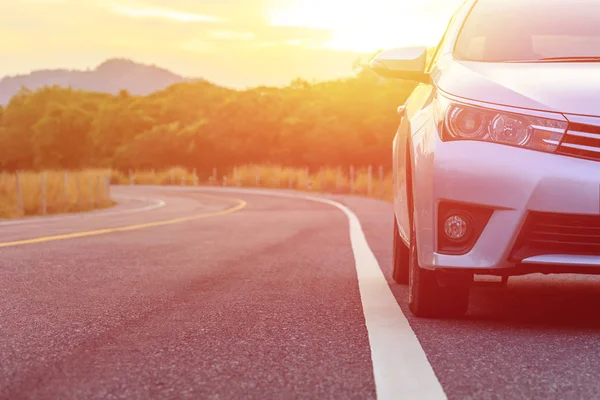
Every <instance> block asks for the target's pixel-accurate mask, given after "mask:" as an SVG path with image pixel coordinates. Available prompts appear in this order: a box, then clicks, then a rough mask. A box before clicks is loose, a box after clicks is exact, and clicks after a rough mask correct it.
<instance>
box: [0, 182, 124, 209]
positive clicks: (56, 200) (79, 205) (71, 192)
mask: <svg viewBox="0 0 600 400" xmlns="http://www.w3.org/2000/svg"><path fill="white" fill-rule="evenodd" d="M107 176H108V172H107V171H102V170H85V171H78V172H68V173H67V174H66V179H65V172H62V171H47V172H45V181H46V190H45V192H46V214H60V213H69V212H76V211H86V210H92V209H95V208H104V207H109V206H111V205H113V204H114V202H113V201H112V200H111V199H110V193H109V190H108V188H107V187H106V181H105V179H106V177H107ZM42 182H43V176H42V173H39V172H21V173H19V183H20V187H21V198H22V204H23V215H21V212H20V210H19V201H18V196H17V176H16V174H14V173H7V172H5V173H2V175H0V218H2V219H5V218H17V217H19V216H30V215H42V214H43V213H44V209H43V208H44V207H43V200H42V199H43V189H42Z"/></svg>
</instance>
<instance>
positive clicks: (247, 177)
mask: <svg viewBox="0 0 600 400" xmlns="http://www.w3.org/2000/svg"><path fill="white" fill-rule="evenodd" d="M350 175H351V171H349V170H342V169H341V168H321V169H319V170H316V171H307V170H306V169H300V168H286V167H280V166H277V165H243V166H239V167H236V168H234V169H233V170H231V171H228V172H227V173H226V174H223V175H218V176H216V179H215V177H213V176H210V177H209V178H208V179H198V177H197V176H196V175H195V174H194V172H193V171H188V170H186V169H185V168H180V167H177V168H171V169H168V170H164V171H134V172H133V171H132V172H128V173H122V172H117V171H113V172H112V175H111V182H112V183H113V184H122V185H127V184H132V183H133V184H138V185H186V186H187V185H200V184H202V185H206V184H209V185H218V186H242V187H263V188H281V189H295V190H302V191H310V192H323V193H354V194H357V195H363V196H371V197H376V198H381V199H385V200H391V199H392V176H391V175H390V174H387V175H385V174H384V175H380V171H379V170H378V169H375V168H374V169H372V170H371V173H370V174H369V169H368V168H359V169H356V170H355V171H354V172H353V177H354V179H351V177H350ZM369 175H371V185H370V190H369Z"/></svg>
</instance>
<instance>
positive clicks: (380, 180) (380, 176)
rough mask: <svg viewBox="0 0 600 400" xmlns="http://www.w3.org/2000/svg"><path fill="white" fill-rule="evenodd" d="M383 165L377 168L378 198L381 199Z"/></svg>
mask: <svg viewBox="0 0 600 400" xmlns="http://www.w3.org/2000/svg"><path fill="white" fill-rule="evenodd" d="M383 178H384V176H383V165H380V166H379V197H380V198H383Z"/></svg>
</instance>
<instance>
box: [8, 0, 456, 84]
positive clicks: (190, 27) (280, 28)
mask: <svg viewBox="0 0 600 400" xmlns="http://www.w3.org/2000/svg"><path fill="white" fill-rule="evenodd" d="M460 3H462V0H0V77H1V76H5V75H16V74H23V73H29V72H30V71H32V70H37V69H53V68H69V69H92V68H95V67H96V66H97V65H98V64H100V63H102V62H103V61H104V60H106V59H110V58H128V59H131V60H134V61H137V62H141V63H145V64H154V65H157V66H160V67H163V68H167V69H169V70H171V71H173V72H175V73H178V74H181V75H184V76H187V77H194V78H205V79H208V80H209V81H211V82H214V83H217V84H221V85H225V86H229V87H235V88H245V87H252V86H258V85H276V86H279V85H285V84H288V83H289V82H290V81H292V80H293V79H295V78H302V79H306V80H309V81H313V80H319V81H320V80H326V79H335V78H338V77H343V76H349V75H351V74H352V64H353V63H354V61H356V60H357V58H359V57H360V56H361V55H364V54H369V53H372V52H374V51H377V50H380V49H386V48H393V47H402V46H410V45H416V44H425V45H434V44H436V43H437V42H438V41H439V38H440V37H441V36H442V34H443V32H444V29H445V27H446V24H447V21H448V19H449V18H450V16H451V14H452V13H453V12H454V10H455V9H456V7H458V5H459V4H460Z"/></svg>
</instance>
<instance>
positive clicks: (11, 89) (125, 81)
mask: <svg viewBox="0 0 600 400" xmlns="http://www.w3.org/2000/svg"><path fill="white" fill-rule="evenodd" d="M198 80H201V79H189V78H184V77H182V76H180V75H177V74H174V73H172V72H170V71H168V70H166V69H163V68H159V67H156V66H153V65H145V64H139V63H136V62H134V61H131V60H127V59H111V60H107V61H105V62H103V63H102V64H100V65H99V66H98V67H97V68H96V69H93V70H87V71H77V70H67V69H55V70H40V71H34V72H32V73H30V74H27V75H18V76H8V77H5V78H3V79H1V80H0V105H5V104H7V103H8V102H9V101H10V99H11V98H12V97H13V96H14V95H15V94H16V93H18V92H19V90H20V88H21V86H25V87H27V88H28V89H31V90H36V89H39V88H42V87H44V86H48V85H58V86H63V87H72V88H73V89H77V90H91V91H97V92H106V93H113V94H117V93H118V92H119V91H121V90H123V89H125V90H127V91H129V92H130V93H131V94H134V95H147V94H150V93H152V92H155V91H157V90H161V89H164V88H166V87H167V86H170V85H172V84H175V83H181V82H191V81H198Z"/></svg>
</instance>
